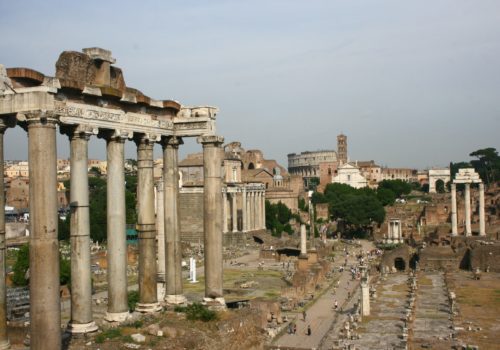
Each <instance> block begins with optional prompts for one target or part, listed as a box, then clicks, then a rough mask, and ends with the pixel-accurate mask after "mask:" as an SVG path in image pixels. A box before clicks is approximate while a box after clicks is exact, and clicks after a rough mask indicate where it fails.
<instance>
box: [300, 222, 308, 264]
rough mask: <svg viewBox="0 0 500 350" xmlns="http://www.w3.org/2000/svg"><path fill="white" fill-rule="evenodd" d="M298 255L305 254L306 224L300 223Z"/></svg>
mask: <svg viewBox="0 0 500 350" xmlns="http://www.w3.org/2000/svg"><path fill="white" fill-rule="evenodd" d="M300 255H302V256H305V255H307V233H306V225H304V224H301V225H300Z"/></svg>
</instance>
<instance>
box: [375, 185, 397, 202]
mask: <svg viewBox="0 0 500 350" xmlns="http://www.w3.org/2000/svg"><path fill="white" fill-rule="evenodd" d="M377 198H378V200H379V201H380V203H382V205H383V206H386V205H393V204H394V202H395V201H396V194H395V193H394V192H393V191H392V190H390V189H388V188H379V189H378V190H377Z"/></svg>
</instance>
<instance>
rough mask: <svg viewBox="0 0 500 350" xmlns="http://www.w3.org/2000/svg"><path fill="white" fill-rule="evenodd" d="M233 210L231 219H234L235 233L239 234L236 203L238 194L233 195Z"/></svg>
mask: <svg viewBox="0 0 500 350" xmlns="http://www.w3.org/2000/svg"><path fill="white" fill-rule="evenodd" d="M231 209H232V214H231V217H232V219H233V220H232V222H233V232H238V206H237V202H236V192H233V193H231Z"/></svg>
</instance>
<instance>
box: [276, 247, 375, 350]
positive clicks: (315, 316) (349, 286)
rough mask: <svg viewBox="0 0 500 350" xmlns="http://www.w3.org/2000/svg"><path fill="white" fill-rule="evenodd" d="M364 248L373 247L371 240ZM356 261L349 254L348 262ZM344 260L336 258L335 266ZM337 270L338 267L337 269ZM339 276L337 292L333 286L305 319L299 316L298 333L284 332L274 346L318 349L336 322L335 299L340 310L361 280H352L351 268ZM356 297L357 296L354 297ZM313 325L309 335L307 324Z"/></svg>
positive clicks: (297, 322)
mask: <svg viewBox="0 0 500 350" xmlns="http://www.w3.org/2000/svg"><path fill="white" fill-rule="evenodd" d="M362 244H363V249H364V250H365V251H366V250H369V249H371V244H370V243H369V242H363V243H362ZM358 251H359V248H356V249H353V248H351V252H358ZM355 261H356V259H355V257H354V254H350V255H349V260H348V264H349V265H350V264H353V263H354V262H355ZM343 262H344V258H343V257H342V258H341V259H336V263H335V264H334V266H335V267H336V268H337V267H338V266H340V264H341V263H343ZM336 270H337V269H336ZM337 277H339V281H340V284H339V287H338V288H336V292H335V294H332V291H333V287H331V288H330V289H329V290H328V291H327V292H326V293H324V294H323V295H322V296H321V297H319V298H318V300H317V301H316V302H315V303H314V304H313V305H312V306H311V307H310V308H309V309H308V310H307V317H306V320H305V321H304V320H303V318H302V315H299V316H297V318H296V320H297V321H296V324H297V333H296V334H295V335H291V334H288V333H285V334H283V335H282V336H281V337H279V338H278V339H275V341H274V342H273V347H274V348H276V349H277V348H278V347H280V348H281V349H284V348H290V349H297V350H298V349H318V348H319V346H320V344H321V340H322V339H323V338H324V337H325V336H326V334H327V333H328V331H329V330H330V328H331V327H332V323H333V322H335V320H336V318H337V312H338V311H335V310H334V308H333V306H334V301H335V300H337V302H338V305H339V310H340V308H341V306H342V307H343V306H344V303H345V302H346V300H347V296H348V291H349V292H350V293H351V294H353V291H354V289H355V288H356V287H357V286H358V284H359V281H352V280H351V274H350V272H349V270H348V269H347V270H344V272H343V273H341V274H339V273H336V274H335V278H337ZM354 298H355V297H354ZM308 325H309V326H311V331H312V334H311V335H310V336H308V335H307V334H306V330H307V326H308Z"/></svg>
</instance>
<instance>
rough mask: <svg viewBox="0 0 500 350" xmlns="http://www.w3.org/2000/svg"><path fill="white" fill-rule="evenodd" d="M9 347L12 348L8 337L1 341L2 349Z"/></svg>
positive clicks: (5, 349) (0, 349) (0, 348)
mask: <svg viewBox="0 0 500 350" xmlns="http://www.w3.org/2000/svg"><path fill="white" fill-rule="evenodd" d="M7 349H10V342H9V340H8V339H7V340H4V341H1V342H0V350H7Z"/></svg>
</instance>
